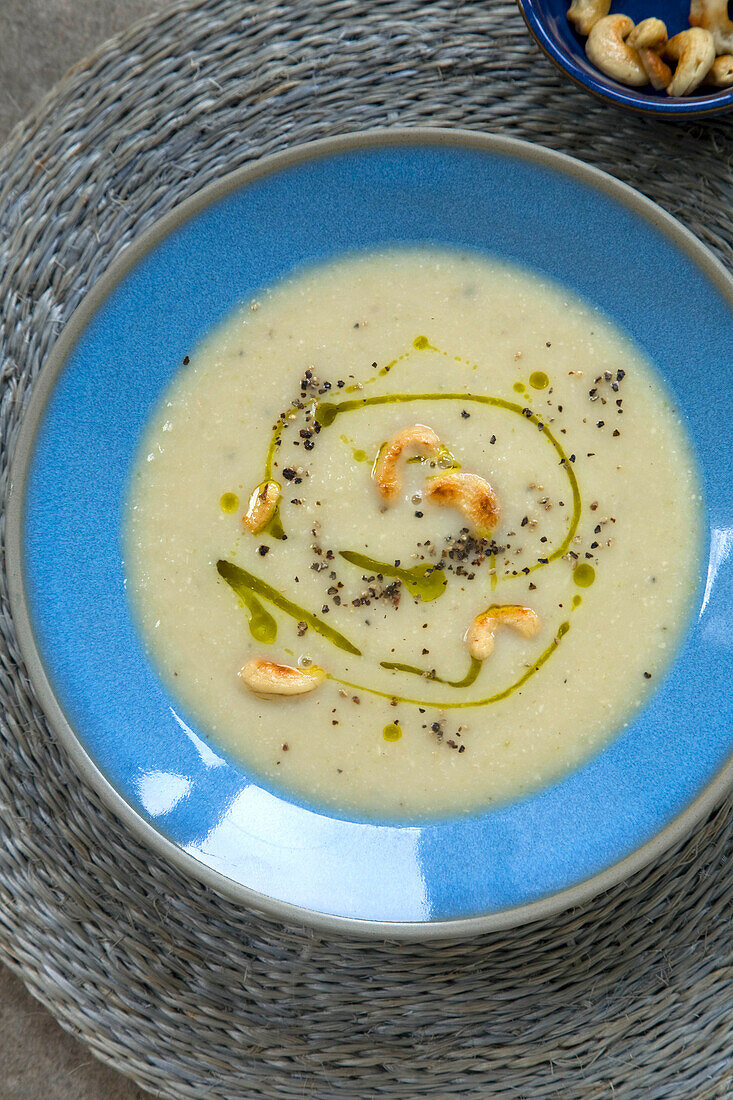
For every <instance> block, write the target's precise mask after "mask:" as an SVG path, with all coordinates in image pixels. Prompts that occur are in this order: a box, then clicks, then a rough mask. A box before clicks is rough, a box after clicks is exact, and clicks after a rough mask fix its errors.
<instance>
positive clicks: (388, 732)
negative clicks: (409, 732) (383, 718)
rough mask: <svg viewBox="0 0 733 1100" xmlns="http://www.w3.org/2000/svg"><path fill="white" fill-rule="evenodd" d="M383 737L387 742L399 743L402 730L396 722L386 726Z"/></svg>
mask: <svg viewBox="0 0 733 1100" xmlns="http://www.w3.org/2000/svg"><path fill="white" fill-rule="evenodd" d="M382 737H383V738H384V740H385V741H399V739H400V737H402V730H401V729H400V727H399V726H398V724H397V723H396V722H390V723H389V725H387V726H385V727H384V729H383V730H382Z"/></svg>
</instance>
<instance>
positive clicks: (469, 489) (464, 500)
mask: <svg viewBox="0 0 733 1100" xmlns="http://www.w3.org/2000/svg"><path fill="white" fill-rule="evenodd" d="M425 497H426V499H427V500H430V501H432V503H433V504H439V505H443V506H444V507H446V508H457V509H458V511H459V512H461V513H462V515H464V516H465V518H466V519H467V520H468V522H469V523H470V524H471V527H472V528H473V530H474V531H475V532H476V533H477V534H478V535H481V536H486V535H490V534H491V532H492V531H493V530H494V528H495V527H496V526H497V524H498V522H499V518H500V516H501V509H500V507H499V500H498V497H497V495H496V493H495V492H494V490H493V489H492V488H491V486H490V485H489V483H488V481H486V479H485V478H483V477H479V475H478V474H469V473H466V472H465V471H463V470H449V471H447V472H446V473H444V474H438V476H437V477H432V478H430V479H429V480H428V483H427V486H426V489H425Z"/></svg>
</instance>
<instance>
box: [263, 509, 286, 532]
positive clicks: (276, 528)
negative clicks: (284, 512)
mask: <svg viewBox="0 0 733 1100" xmlns="http://www.w3.org/2000/svg"><path fill="white" fill-rule="evenodd" d="M262 530H263V531H265V532H266V533H267V534H268V535H271V536H272V538H274V539H286V538H287V537H288V536H287V535H286V534H285V528H284V527H283V525H282V520H281V519H280V501H278V502H277V505H276V507H275V511H274V512H273V513H272V515H271V516H270V518H269V520H268V521H267V523H266V524H265V526H264V527H263V528H262Z"/></svg>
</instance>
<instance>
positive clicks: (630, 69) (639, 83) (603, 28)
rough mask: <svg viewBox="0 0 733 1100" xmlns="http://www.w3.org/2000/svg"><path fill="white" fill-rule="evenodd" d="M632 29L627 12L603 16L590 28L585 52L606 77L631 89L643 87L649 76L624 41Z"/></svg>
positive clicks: (631, 22) (632, 24)
mask: <svg viewBox="0 0 733 1100" xmlns="http://www.w3.org/2000/svg"><path fill="white" fill-rule="evenodd" d="M633 29H634V21H633V19H629V17H628V15H606V16H604V18H603V19H599V20H598V22H597V23H596V24H595V26H594V27H592V29H591V32H590V34H589V35H588V41H587V42H586V44H585V52H586V54H587V56H588V60H589V61H590V62H592V63H593V64H594V65H595V66H596V68H598V69H600V70H601V72H603V73H605V74H606V76H612V77H613V78H614V79H615V80H619V81H620V82H621V83H622V84H628V85H629V86H630V87H632V88H643V87H644V85H645V84H648V83H649V77H648V76H647V74H646V69H645V68H644V66H643V65H642V63H641V59H640V58H639V55H638V53H637V52H636V50H635V49H633V48H632V47H631V46H629V44H628V43H627V41H626V39H627V38H628V37H629V35H630V34H631V32H632V31H633Z"/></svg>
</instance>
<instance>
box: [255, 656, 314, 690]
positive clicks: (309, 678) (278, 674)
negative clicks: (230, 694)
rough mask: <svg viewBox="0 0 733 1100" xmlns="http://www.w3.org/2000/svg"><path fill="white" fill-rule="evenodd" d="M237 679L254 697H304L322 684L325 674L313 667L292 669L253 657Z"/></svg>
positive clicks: (290, 666) (288, 666)
mask: <svg viewBox="0 0 733 1100" xmlns="http://www.w3.org/2000/svg"><path fill="white" fill-rule="evenodd" d="M239 677H240V679H241V681H242V683H243V684H244V685H245V686H246V687H248V688H249V690H250V691H252V692H254V693H255V695H305V694H307V692H309V691H314V690H315V688H317V687H318V685H319V684H322V683H323V681H324V680H325V679H326V673H325V672H324V671H323V669H322V668H317V667H316V666H315V665H314V666H312V667H311V668H293V666H292V665H279V664H276V663H275V661H268V660H266V659H265V658H264V657H253V658H252V660H251V661H247V664H246V665H244V667H243V668H241V669H240V670H239Z"/></svg>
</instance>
